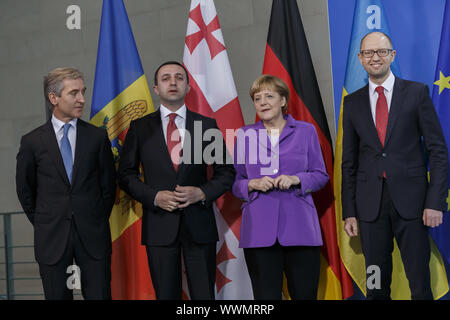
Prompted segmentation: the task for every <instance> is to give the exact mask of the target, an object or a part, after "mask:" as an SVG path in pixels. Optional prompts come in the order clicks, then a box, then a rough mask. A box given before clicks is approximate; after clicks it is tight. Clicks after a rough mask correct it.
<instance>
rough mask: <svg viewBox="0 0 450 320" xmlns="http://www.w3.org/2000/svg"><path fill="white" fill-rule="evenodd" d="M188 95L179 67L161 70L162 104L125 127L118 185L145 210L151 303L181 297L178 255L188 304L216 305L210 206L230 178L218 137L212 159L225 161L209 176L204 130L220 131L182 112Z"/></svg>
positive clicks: (209, 121)
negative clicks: (207, 301) (153, 296)
mask: <svg viewBox="0 0 450 320" xmlns="http://www.w3.org/2000/svg"><path fill="white" fill-rule="evenodd" d="M189 89H190V87H189V78H188V73H187V71H186V69H185V68H184V67H183V66H182V65H181V64H180V63H178V62H175V61H169V62H166V63H164V64H162V65H161V66H160V67H159V68H158V69H157V71H156V72H155V86H154V90H155V92H156V94H157V95H158V96H159V97H160V102H161V106H160V108H159V109H158V110H157V111H156V112H154V113H151V114H149V115H148V116H146V117H143V118H141V119H138V120H135V121H133V122H131V124H130V129H129V131H128V133H127V137H126V140H125V143H124V147H123V150H122V152H121V154H120V162H119V171H118V176H119V185H120V187H121V188H122V189H123V190H125V191H126V192H127V193H129V194H130V195H131V196H132V197H133V198H135V199H136V200H137V201H139V202H141V203H142V205H143V208H144V214H143V218H142V244H144V245H146V247H147V255H148V261H149V267H150V274H151V277H152V281H153V285H154V288H155V291H156V298H157V299H181V297H182V285H181V283H182V279H181V251H182V252H183V258H184V264H185V267H186V272H187V280H188V286H189V292H190V295H191V298H192V299H214V283H215V276H216V242H217V241H218V234H217V227H216V222H215V217H214V211H213V202H214V201H215V200H216V199H217V198H218V197H220V196H221V195H222V194H223V193H224V192H225V191H227V190H229V189H230V188H231V186H232V184H233V181H234V175H235V172H234V168H233V166H232V165H231V164H227V163H228V162H227V161H225V157H226V156H227V155H228V153H227V151H226V147H225V144H224V143H223V138H222V135H221V134H220V138H219V140H220V141H214V142H215V143H219V145H220V148H219V149H216V150H217V151H218V153H217V154H216V156H217V155H218V154H222V155H223V157H222V156H219V161H215V162H213V163H211V165H212V168H213V170H214V174H213V176H212V177H211V178H210V179H208V178H207V162H206V161H205V159H204V157H203V156H204V152H205V148H206V146H207V143H206V142H203V141H202V137H203V134H204V133H205V131H206V130H212V131H215V132H219V131H218V128H217V124H216V121H215V120H214V119H211V118H207V117H204V116H202V115H200V114H197V113H194V112H192V111H190V110H188V109H187V108H186V106H185V104H184V98H185V96H186V94H187V93H188V91H189ZM210 132H211V131H210ZM219 133H220V132H219ZM181 146H183V148H182V151H181ZM180 151H181V152H180ZM194 152H197V155H195V154H194ZM180 157H181V158H180ZM216 159H217V157H216ZM180 160H181V161H180ZM197 160H199V161H197ZM140 164H142V169H143V176H144V179H143V181H142V180H141V179H140V177H139V168H140Z"/></svg>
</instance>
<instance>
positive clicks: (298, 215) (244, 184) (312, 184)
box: [232, 115, 328, 248]
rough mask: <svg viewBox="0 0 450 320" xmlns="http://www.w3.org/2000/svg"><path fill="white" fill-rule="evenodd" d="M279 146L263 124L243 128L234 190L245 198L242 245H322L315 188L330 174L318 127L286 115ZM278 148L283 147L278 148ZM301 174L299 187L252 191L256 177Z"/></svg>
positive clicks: (235, 153) (240, 135)
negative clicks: (313, 196) (252, 184)
mask: <svg viewBox="0 0 450 320" xmlns="http://www.w3.org/2000/svg"><path fill="white" fill-rule="evenodd" d="M284 118H285V119H286V120H287V122H286V125H285V127H284V129H283V131H282V133H281V135H280V137H279V143H278V148H277V147H276V145H275V146H272V145H271V142H270V139H269V138H268V135H267V131H266V130H265V128H264V125H263V124H262V122H261V121H260V122H257V123H255V124H252V125H248V126H244V127H242V128H241V129H240V130H239V132H238V135H237V140H236V144H235V149H234V166H235V168H236V180H235V181H234V184H233V189H232V191H233V194H234V195H235V196H236V197H238V198H240V199H241V200H243V201H244V202H243V204H242V207H241V208H242V221H241V237H240V243H239V247H240V248H254V247H269V246H272V245H273V244H275V241H276V240H277V239H278V242H279V243H280V244H281V245H283V246H320V245H322V235H321V231H320V225H319V219H318V216H317V211H316V207H315V205H314V201H313V198H312V196H311V192H314V191H317V190H320V189H321V188H322V187H323V186H325V184H326V183H327V181H328V174H327V172H326V169H325V164H324V161H323V157H322V152H321V150H320V144H319V139H318V137H317V133H316V130H315V128H314V126H313V125H311V124H309V123H307V122H303V121H296V120H294V119H293V118H292V117H291V116H290V115H287V116H284ZM277 149H278V150H277ZM281 174H285V175H296V176H297V177H299V179H300V186H295V187H292V188H290V189H289V190H278V189H273V190H270V191H268V192H259V191H253V192H251V193H250V194H249V193H248V182H249V181H250V180H251V179H255V178H261V177H263V176H264V175H269V176H271V177H272V178H275V177H277V176H279V175H281Z"/></svg>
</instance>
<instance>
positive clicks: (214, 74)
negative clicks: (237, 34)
mask: <svg viewBox="0 0 450 320" xmlns="http://www.w3.org/2000/svg"><path fill="white" fill-rule="evenodd" d="M183 64H184V66H185V67H186V69H187V70H188V72H189V83H190V85H191V90H190V92H189V94H188V95H187V96H186V106H187V107H188V108H189V109H190V110H192V111H194V112H198V113H200V114H202V115H204V116H207V117H211V118H214V119H216V121H217V125H218V126H219V128H220V130H221V131H222V133H223V135H224V137H225V133H226V129H237V128H240V127H242V126H243V125H244V120H243V117H242V112H241V107H240V105H239V100H238V96H237V91H236V87H235V84H234V80H233V75H232V73H231V67H230V63H229V61H228V55H227V51H226V48H225V42H224V40H223V36H222V31H221V29H220V24H219V19H218V17H217V13H216V8H215V6H214V1H213V0H192V1H191V7H190V10H189V19H188V25H187V32H186V41H185V46H184V55H183ZM226 143H227V148H228V150H229V151H230V153H232V152H233V145H232V144H233V143H234V139H228V140H227V141H226ZM214 211H215V215H216V222H217V227H218V231H219V242H218V244H217V259H216V299H236V300H245V299H253V292H252V288H251V283H250V278H249V275H248V270H247V266H246V264H245V259H244V253H243V250H242V249H240V248H239V230H240V223H241V211H240V201H239V200H238V199H236V198H235V197H233V196H232V194H231V193H230V192H227V193H225V194H224V195H223V196H222V197H221V198H220V199H218V200H217V201H216V204H215V205H214ZM183 290H184V291H185V294H186V295H188V292H187V286H186V284H185V282H184V283H183Z"/></svg>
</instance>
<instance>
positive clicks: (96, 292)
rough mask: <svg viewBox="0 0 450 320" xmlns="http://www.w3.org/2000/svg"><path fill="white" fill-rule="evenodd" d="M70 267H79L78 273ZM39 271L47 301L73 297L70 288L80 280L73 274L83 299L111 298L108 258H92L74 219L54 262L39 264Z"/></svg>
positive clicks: (109, 258) (74, 287) (74, 286)
mask: <svg viewBox="0 0 450 320" xmlns="http://www.w3.org/2000/svg"><path fill="white" fill-rule="evenodd" d="M74 260H75V263H74ZM69 266H75V268H79V269H78V270H79V272H78V271H76V270H75V268H69ZM68 268H69V269H68ZM39 273H40V275H41V278H42V285H43V287H44V295H45V299H47V300H72V299H73V289H76V284H77V283H79V282H78V280H76V279H75V278H74V277H78V276H79V277H78V279H79V281H80V282H81V293H82V295H83V298H84V299H85V300H110V299H111V257H110V256H108V257H106V258H105V259H101V260H97V259H94V258H93V257H91V256H90V255H89V253H88V252H87V251H86V249H85V247H84V245H83V243H82V242H81V239H80V237H79V235H78V231H77V228H76V225H75V222H74V221H73V220H72V225H71V228H70V235H69V239H68V241H67V246H66V250H65V251H64V254H63V256H62V257H61V259H60V260H59V261H58V262H57V263H56V264H54V265H46V264H43V263H39ZM77 274H78V275H77Z"/></svg>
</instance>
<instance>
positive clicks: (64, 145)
mask: <svg viewBox="0 0 450 320" xmlns="http://www.w3.org/2000/svg"><path fill="white" fill-rule="evenodd" d="M63 129H64V135H63V137H62V139H61V156H62V158H63V161H64V167H65V168H66V173H67V177H68V178H69V181H70V183H72V167H73V160H72V148H71V147H70V142H69V137H68V135H67V134H68V133H69V129H70V123H66V124H65V125H64V126H63Z"/></svg>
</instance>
